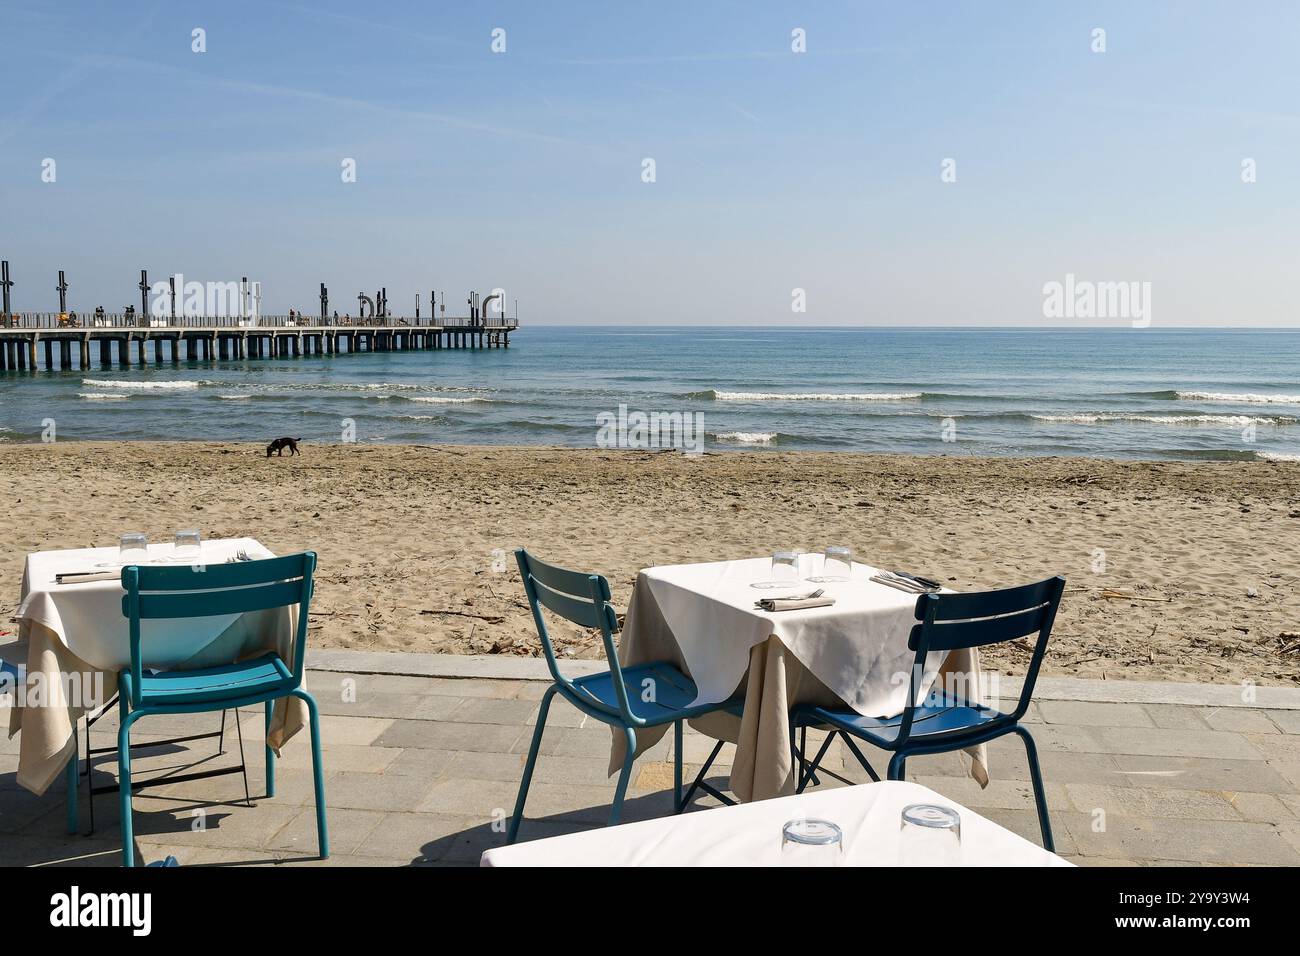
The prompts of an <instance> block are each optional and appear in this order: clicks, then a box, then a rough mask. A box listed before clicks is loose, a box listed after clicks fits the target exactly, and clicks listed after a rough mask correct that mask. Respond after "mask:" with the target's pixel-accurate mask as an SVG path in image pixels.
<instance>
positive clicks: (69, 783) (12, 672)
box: [0, 660, 81, 834]
mask: <svg viewBox="0 0 1300 956" xmlns="http://www.w3.org/2000/svg"><path fill="white" fill-rule="evenodd" d="M20 686H21V685H20V683H19V673H18V668H17V667H15V666H14V665H13V664H10V663H9V662H8V661H3V660H0V695H13V696H14V697H15V698H16V697H17V695H18V693H19V688H20ZM80 764H81V761H80V759H79V756H78V754H77V728H76V726H75V725H74V726H73V728H72V757H71V758H70V759H69V760H68V766H67V767H66V768H65V769H64V771H63V773H64V780H65V782H66V790H67V794H68V795H67V802H68V809H67V814H68V833H69V834H75V833H76V832H77V798H78V796H79V793H78V790H77V781H78V780H79V779H80Z"/></svg>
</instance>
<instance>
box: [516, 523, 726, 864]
mask: <svg viewBox="0 0 1300 956" xmlns="http://www.w3.org/2000/svg"><path fill="white" fill-rule="evenodd" d="M515 558H516V559H517V560H518V562H519V575H520V577H521V578H523V582H524V591H525V592H526V593H527V595H528V603H529V605H530V606H531V607H532V609H533V622H534V623H535V624H536V625H537V635H538V637H540V638H541V640H542V651H543V652H544V653H545V655H546V666H547V667H548V668H550V671H551V676H552V677H553V678H554V679H555V682H554V683H553V684H551V686H550V687H549V688H547V691H546V693H545V694H544V695H543V696H542V705H541V709H540V710H539V711H538V714H537V726H536V727H535V728H534V729H533V742H532V744H531V746H530V747H529V748H528V762H527V763H526V764H525V765H524V776H523V779H522V780H521V781H520V782H519V796H518V798H517V799H516V801H515V812H514V815H513V816H512V817H511V818H510V827H509V830H508V832H507V834H506V842H507V843H514V842H515V837H516V836H518V834H519V824H520V822H521V821H522V820H523V816H524V801H525V800H527V798H528V787H529V785H530V784H531V783H532V779H533V767H534V765H535V764H536V763H537V751H538V748H540V747H541V743H542V733H543V732H544V731H545V729H546V715H547V713H548V712H549V710H550V707H551V700H552V698H554V697H555V695H556V694H560V695H561V696H562V697H564V698H565V699H566V700H568V701H569V702H570V703H571V704H573V706H574V707H577V708H578V710H580V711H582V712H583V713H584V714H586V715H587V716H589V717H592V718H594V719H596V720H599V721H601V722H602V723H606V724H610V725H611V726H614V727H621V728H622V729H623V733H624V739H625V744H626V748H627V749H626V753H625V756H624V758H623V769H622V771H621V772H620V773H619V776H618V786H617V787H616V788H615V790H614V802H613V803H612V804H611V805H610V809H609V825H610V826H613V825H614V824H616V823H618V819H619V814H620V812H621V811H622V809H623V797H624V795H625V794H626V793H627V784H628V779H629V778H630V777H631V775H632V763H633V760H634V759H635V757H636V730H637V729H638V728H642V727H659V726H662V725H664V724H669V723H671V724H672V725H673V734H674V736H673V740H674V744H675V746H674V748H673V750H674V757H675V759H674V762H673V810H674V812H676V813H681V812H682V811H683V810H685V809H686V807H687V806H688V805H689V804H690V801H691V797H693V796H694V795H695V791H696V790H702V791H704V792H705V793H708V794H710V795H712V796H713V797H715V798H716V799H718V800H720V801H721V802H723V803H727V804H732V803H734V802H735V801H734V800H731V799H729V798H728V797H726V796H724V795H723V794H721V793H719V792H718V791H717V790H716V789H714V788H713V787H711V786H710V785H709V784H708V783H706V782H705V780H704V778H705V775H706V774H707V773H708V771H709V768H710V767H711V766H712V765H713V761H714V758H716V757H717V755H718V752H719V751H720V750H721V749H722V741H718V743H717V745H716V746H715V747H714V748H713V752H712V753H711V754H710V755H709V759H708V760H706V761H705V763H704V766H703V767H702V768H701V769H700V772H699V774H698V775H697V776H696V778H695V781H694V783H692V784H691V786H690V788H689V789H688V790H687V791H686V793H685V795H683V794H682V722H683V721H685V720H689V719H691V718H692V717H699V716H701V715H703V714H708V713H712V712H714V711H719V710H726V711H729V712H731V713H733V714H739V713H740V711H741V709H742V708H741V705H742V702H741V701H739V700H734V701H728V702H725V703H722V704H692V701H694V700H695V698H696V696H697V691H696V688H695V682H694V681H692V680H691V679H690V678H689V677H687V676H686V675H685V674H683V673H682V672H681V671H680V670H678V669H677V668H676V667H674V666H673V665H672V664H669V663H666V662H662V661H661V662H651V663H648V664H638V665H636V666H634V667H620V666H619V663H618V650H617V649H616V648H615V646H614V633H615V632H616V631H617V630H618V616H617V615H616V614H615V613H614V608H613V606H612V605H611V604H610V603H609V597H610V592H609V582H608V581H606V580H605V578H603V577H602V576H600V575H599V574H583V573H582V572H579V571H568V570H565V569H564V568H559V567H556V566H555V565H551V564H547V563H546V562H544V561H540V560H538V559H537V558H535V557H533V556H532V555H531V554H529V553H528V552H527V551H525V550H524V549H523V548H519V549H518V550H516V551H515ZM543 607H545V608H546V609H547V610H549V611H551V612H553V613H555V614H558V615H559V616H560V617H562V618H564V619H565V620H568V621H572V622H573V623H574V624H577V625H579V626H581V627H587V628H592V629H595V630H599V631H600V636H601V640H602V642H603V643H604V645H605V658H606V660H607V661H608V662H609V670H608V671H603V672H601V673H599V674H591V675H588V676H586V677H578V678H575V679H573V680H570V679H569V678H567V677H565V676H564V675H563V674H561V673H560V668H559V666H558V665H557V664H556V661H555V649H554V647H552V645H551V638H550V634H549V633H548V632H547V630H546V620H545V619H544V618H543V616H542V608H543ZM629 687H630V688H631V691H630V692H629Z"/></svg>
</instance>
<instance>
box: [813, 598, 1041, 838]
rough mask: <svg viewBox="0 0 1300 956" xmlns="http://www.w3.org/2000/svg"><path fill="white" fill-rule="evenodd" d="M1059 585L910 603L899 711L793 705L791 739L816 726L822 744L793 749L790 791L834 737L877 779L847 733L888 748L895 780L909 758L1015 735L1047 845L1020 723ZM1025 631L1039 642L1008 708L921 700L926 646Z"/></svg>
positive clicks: (947, 647)
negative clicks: (908, 665) (812, 750)
mask: <svg viewBox="0 0 1300 956" xmlns="http://www.w3.org/2000/svg"><path fill="white" fill-rule="evenodd" d="M1064 590H1065V578H1063V577H1060V576H1057V577H1054V578H1048V579H1047V580H1046V581H1039V582H1038V583H1037V584H1026V585H1024V586H1022V587H1016V588H1005V589H1003V590H1000V591H984V592H976V593H971V594H923V595H921V597H920V598H919V599H918V600H917V602H916V619H917V620H918V621H919V622H920V623H918V624H916V625H914V626H913V627H912V631H911V634H910V635H909V637H908V642H907V646H908V649H909V650H912V651H915V652H916V658H915V660H914V662H913V664H912V672H911V678H910V680H909V682H908V689H907V705H906V706H905V707H904V708H903V712H902V713H901V714H898V715H897V716H894V717H888V718H876V717H863V716H862V715H861V714H859V713H856V712H855V711H852V710H848V709H833V708H828V707H814V706H809V705H804V706H801V707H798V708H795V710H794V711H793V712H792V713H791V717H790V738H791V740H793V739H794V732H795V730H796V728H797V729H799V730H800V731H803V730H804V729H806V728H808V727H815V728H818V729H821V730H825V731H828V733H827V735H826V739H825V741H824V742H823V743H822V746H821V749H820V750H819V751H818V752H817V754H816V756H814V757H813V758H812V760H811V761H808V760H807V759H806V758H805V757H804V753H803V752H802V751H801V750H800V749H799V748H796V749H795V750H794V756H795V762H796V773H797V777H798V779H797V786H796V791H798V792H802V791H803V789H804V787H806V786H807V785H808V783H809V782H810V781H811V780H813V779H814V777H813V773H814V772H815V771H816V770H817V767H818V765H819V764H820V763H821V760H822V758H823V757H824V756H825V755H826V751H827V750H828V749H829V748H830V745H831V743H832V742H833V741H834V740H835V738H836V737H839V738H841V739H842V740H843V741H844V743H845V745H846V746H847V747H848V748H849V750H850V751H852V753H853V755H854V757H856V758H857V760H858V762H859V763H861V764H862V766H863V768H864V769H865V770H866V771H867V773H868V774H870V775H871V777H872V779H873V780H879V779H880V777H878V776H877V775H876V771H875V770H874V769H872V767H871V764H869V763H868V762H867V758H866V757H865V756H863V754H862V751H861V750H859V749H858V747H857V745H856V744H854V742H853V738H855V737H856V738H857V739H859V740H864V741H866V742H867V743H870V744H872V745H873V746H876V747H879V748H880V749H881V750H885V751H889V752H891V753H892V756H891V757H890V758H889V770H888V776H889V779H890V780H902V779H904V774H905V772H906V766H907V758H908V757H909V756H913V755H921V754H939V753H948V752H951V751H954V750H965V749H966V748H968V747H973V746H976V745H977V744H982V743H985V742H987V741H990V740H994V739H996V738H998V737H1001V736H1003V735H1005V734H1011V733H1014V734H1015V735H1016V736H1018V737H1019V738H1020V739H1021V741H1022V742H1023V743H1024V745H1025V754H1026V756H1027V758H1028V760H1029V779H1030V782H1031V783H1032V784H1033V788H1034V802H1035V804H1036V805H1037V808H1038V825H1039V828H1040V829H1041V831H1042V834H1043V846H1044V848H1046V849H1048V850H1054V849H1055V846H1054V844H1053V842H1052V825H1051V821H1050V820H1049V819H1048V815H1047V795H1046V794H1045V793H1044V791H1043V776H1042V773H1041V772H1040V770H1039V767H1038V749H1037V748H1036V747H1035V745H1034V738H1033V737H1032V736H1031V735H1030V733H1029V728H1027V727H1025V726H1024V725H1023V724H1021V723H1020V721H1021V719H1022V718H1023V717H1024V716H1025V712H1026V711H1027V710H1028V709H1029V703H1030V701H1031V700H1032V699H1033V696H1034V682H1035V681H1036V680H1037V679H1038V669H1039V666H1040V665H1041V664H1042V661H1043V654H1044V652H1045V651H1046V650H1047V642H1048V640H1049V638H1050V637H1051V634H1052V623H1053V621H1055V620H1056V609H1057V607H1058V606H1059V605H1060V603H1061V594H1062V592H1063V591H1064ZM1030 634H1037V635H1038V639H1037V641H1036V642H1035V644H1034V649H1033V652H1032V654H1031V656H1030V659H1029V666H1028V668H1027V669H1026V671H1025V679H1024V682H1023V684H1022V685H1021V690H1020V698H1019V700H1017V702H1016V707H1015V710H1013V711H1011V712H1010V713H1004V712H1003V711H1000V710H995V709H993V708H992V707H985V706H982V705H980V704H973V703H970V702H968V701H967V700H965V699H964V698H963V697H962V696H961V695H957V694H953V693H950V692H949V691H948V690H947V689H944V688H938V689H936V690H931V691H930V692H929V693H928V694H927V695H926V696H925V697H924V698H923V699H922V698H921V693H920V687H921V681H922V677H923V675H924V673H925V662H926V656H927V655H928V654H929V653H930V652H931V651H953V650H957V649H960V648H973V647H984V646H987V645H989V644H1000V643H1003V642H1005V641H1014V640H1018V639H1020V638H1022V637H1027V636H1028V635H1030Z"/></svg>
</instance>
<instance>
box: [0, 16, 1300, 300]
mask: <svg viewBox="0 0 1300 956" xmlns="http://www.w3.org/2000/svg"><path fill="white" fill-rule="evenodd" d="M808 7H812V9H811V10H809V9H807V8H808ZM0 24H3V26H2V27H0V29H2V30H3V39H2V40H0V51H2V52H0V89H3V94H0V257H3V258H7V259H9V260H10V262H11V267H12V269H13V271H14V278H15V280H16V282H17V286H16V287H15V290H14V294H15V304H16V307H18V308H23V309H42V310H48V309H53V308H54V307H55V306H56V304H57V296H56V294H55V292H54V289H53V287H54V284H55V277H56V272H57V270H58V269H59V268H60V267H62V268H64V269H66V270H67V271H68V276H69V282H70V284H71V286H72V291H71V294H70V298H71V301H72V304H73V305H74V306H76V307H77V308H80V309H88V308H92V307H93V306H95V305H97V304H103V305H105V306H106V307H108V308H110V310H113V309H117V308H120V307H121V306H122V305H124V304H126V303H128V302H133V301H137V300H138V294H137V293H136V291H135V288H134V284H135V282H136V281H137V279H138V275H139V270H140V269H141V268H148V269H149V271H150V275H151V278H162V277H164V276H165V275H167V274H169V273H172V272H177V271H180V272H183V273H184V274H185V275H186V277H187V278H189V279H199V280H220V281H225V280H229V279H236V278H238V277H239V276H240V275H248V276H250V277H252V278H257V279H260V280H262V282H263V287H264V300H263V309H264V311H268V312H271V311H276V312H278V311H284V310H286V309H288V308H290V307H293V308H300V309H306V310H308V311H312V310H314V309H315V308H316V307H317V300H316V292H317V284H318V283H319V282H320V281H325V282H327V283H328V285H329V287H330V291H331V296H332V304H334V305H337V306H338V307H339V309H340V311H342V310H344V309H351V310H352V311H353V312H355V309H356V294H357V292H359V291H361V290H363V289H364V290H367V291H369V290H373V289H375V288H377V287H379V286H380V285H386V286H387V287H388V292H389V301H390V305H391V306H393V307H394V308H395V309H396V310H398V311H401V312H410V311H412V307H413V303H414V297H415V293H416V292H417V291H421V292H423V293H424V294H423V295H422V300H426V299H427V290H428V289H429V288H430V287H433V286H436V287H437V288H439V289H445V290H446V291H447V301H448V308H449V311H450V309H451V307H452V305H451V304H452V303H454V302H463V300H464V297H465V294H466V292H467V291H468V290H469V289H471V288H475V289H479V290H486V289H488V288H491V287H493V286H503V287H505V288H506V289H507V290H508V294H509V297H510V298H511V299H513V298H515V297H517V298H518V299H519V307H520V312H521V316H522V318H523V319H524V321H526V322H595V323H608V322H639V323H668V322H685V323H732V322H735V323H747V324H790V323H799V322H806V323H809V324H819V325H824V324H941V325H958V324H983V325H990V324H992V325H1014V324H1031V325H1042V324H1045V320H1044V319H1043V312H1042V301H1043V295H1042V287H1043V284H1044V283H1045V282H1050V281H1053V280H1062V279H1063V278H1064V276H1065V275H1066V274H1067V273H1074V274H1075V275H1076V276H1078V277H1079V278H1082V279H1089V280H1093V281H1137V282H1150V283H1151V285H1152V319H1153V325H1155V326H1171V325H1173V326H1176V325H1225V326H1237V325H1240V326H1247V325H1284V326H1293V325H1296V324H1297V322H1296V317H1297V310H1296V306H1295V278H1296V276H1297V274H1298V272H1300V216H1298V215H1297V212H1298V211H1300V202H1298V200H1300V56H1298V55H1297V53H1296V41H1297V38H1298V37H1300V5H1297V4H1295V3H1292V2H1265V3H1228V2H1217V3H1196V2H1172V0H1170V2H1133V0H1129V2H1117V3H1109V2H1102V3H1087V4H1065V3H1042V2H1028V0H1026V2H1009V3H990V2H948V3H939V2H918V3H898V2H888V3H886V2H825V3H817V4H795V3H788V4H786V3H763V2H729V3H707V2H701V0H694V2H660V3H653V4H613V3H607V2H606V3H595V2H592V3H587V2H581V3H579V2H565V3H538V2H520V3H474V4H469V3H465V4H450V3H430V2H401V3H370V4H359V3H354V2H348V3H339V2H333V3H327V4H309V3H307V2H306V0H304V2H302V3H273V2H267V3H251V2H249V3H245V2H229V3H221V4H217V3H189V2H161V0H159V2H153V3H145V2H129V0H121V2H113V3H88V2H78V0H65V2H60V3H57V4H54V3H50V4H42V5H39V6H38V5H34V4H27V3H12V2H6V0H0ZM195 27H202V28H203V29H205V30H206V40H207V52H206V53H202V54H197V53H193V52H191V30H192V29H194V28H195ZM498 27H500V28H503V29H504V30H505V31H506V52H505V53H503V54H496V53H493V52H492V50H491V41H492V37H491V33H492V31H493V29H494V28H498ZM796 27H798V28H802V29H804V30H805V31H806V34H807V53H805V54H795V53H792V52H791V50H790V44H791V30H792V29H794V28H796ZM1096 27H1101V28H1104V29H1105V30H1106V46H1107V50H1106V52H1105V53H1100V54H1099V53H1094V52H1092V50H1091V44H1092V38H1091V31H1092V30H1093V29H1094V28H1096ZM46 157H49V158H53V159H54V160H55V161H56V163H57V167H56V173H57V181H56V182H54V183H44V182H42V181H41V164H42V160H43V159H45V158H46ZM345 157H350V158H354V159H355V160H356V163H357V182H355V183H343V182H342V181H341V177H340V172H341V167H340V163H341V161H342V160H343V159H344V158H345ZM646 157H651V158H653V159H654V160H655V163H656V175H657V181H656V182H654V183H652V184H647V183H644V182H642V177H641V171H642V160H643V159H644V158H646ZM949 157H951V158H953V159H955V160H956V164H957V165H956V169H957V181H956V182H955V183H944V182H942V181H941V179H940V171H941V163H942V161H943V160H944V159H945V158H949ZM1245 158H1252V159H1254V160H1255V161H1256V163H1257V180H1258V181H1257V182H1255V183H1253V184H1244V183H1243V182H1242V180H1241V163H1242V160H1243V159H1245ZM795 288H802V289H805V290H806V295H807V312H806V313H805V314H802V315H795V314H793V313H792V312H791V295H792V290H793V289H795ZM425 308H426V309H427V305H426V306H425ZM426 314H427V313H426Z"/></svg>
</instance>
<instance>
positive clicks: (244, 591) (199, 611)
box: [122, 551, 316, 707]
mask: <svg viewBox="0 0 1300 956" xmlns="http://www.w3.org/2000/svg"><path fill="white" fill-rule="evenodd" d="M315 570H316V555H315V553H314V552H311V551H306V552H303V553H302V554H291V555H286V556H284V557H278V558H267V559H265V560H259V561H239V562H232V563H230V564H211V565H194V566H189V565H179V566H163V567H159V566H155V565H128V566H127V567H125V568H123V569H122V587H123V588H124V589H125V591H126V594H125V595H124V596H123V597H122V613H123V615H124V616H125V617H126V618H127V621H128V622H129V625H130V632H131V634H130V637H131V675H132V696H133V698H134V699H133V700H132V701H131V703H132V705H134V706H137V707H138V706H140V700H139V689H140V680H141V676H142V674H143V670H144V665H143V654H142V653H141V648H140V624H141V622H142V621H146V620H159V619H169V620H178V619H179V620H185V619H190V618H203V617H216V616H221V615H228V614H247V613H249V612H252V611H266V610H272V609H275V608H289V607H294V606H297V608H298V621H297V627H296V629H295V632H294V643H293V662H292V669H293V678H294V686H297V685H298V684H300V683H301V682H302V671H303V661H304V659H305V657H306V652H307V616H308V614H309V611H310V606H311V597H312V591H313V585H312V575H313V574H314V572H315Z"/></svg>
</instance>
